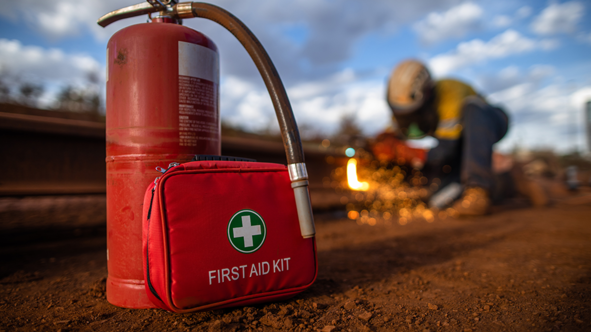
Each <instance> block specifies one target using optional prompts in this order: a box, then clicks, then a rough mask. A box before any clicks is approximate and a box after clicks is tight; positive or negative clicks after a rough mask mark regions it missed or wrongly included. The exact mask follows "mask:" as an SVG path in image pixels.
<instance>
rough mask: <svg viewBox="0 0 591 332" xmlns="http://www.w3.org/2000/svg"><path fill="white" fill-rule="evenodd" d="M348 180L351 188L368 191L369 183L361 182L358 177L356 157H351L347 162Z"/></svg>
mask: <svg viewBox="0 0 591 332" xmlns="http://www.w3.org/2000/svg"><path fill="white" fill-rule="evenodd" d="M347 182H348V183H349V188H351V189H353V190H360V191H367V190H368V189H369V183H367V182H359V180H358V179H357V160H355V158H351V159H349V161H348V162H347Z"/></svg>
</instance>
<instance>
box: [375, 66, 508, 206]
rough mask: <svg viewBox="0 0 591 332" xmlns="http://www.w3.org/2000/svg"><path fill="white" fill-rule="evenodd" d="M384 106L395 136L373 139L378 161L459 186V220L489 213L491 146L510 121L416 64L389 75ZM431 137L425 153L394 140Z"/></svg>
mask: <svg viewBox="0 0 591 332" xmlns="http://www.w3.org/2000/svg"><path fill="white" fill-rule="evenodd" d="M387 101H388V104H389V106H390V109H391V110H392V114H393V127H394V129H395V131H394V132H395V133H396V134H394V133H388V132H386V133H384V134H381V135H379V136H378V137H377V139H376V141H377V143H376V144H375V145H374V148H373V151H374V154H375V155H376V157H378V159H382V160H384V159H389V160H397V161H398V162H405V161H406V162H407V163H411V164H413V165H414V166H415V167H422V168H423V173H425V174H427V173H428V174H431V177H432V178H443V179H444V180H445V179H447V181H443V182H444V183H442V184H441V185H442V187H443V186H444V185H445V184H446V183H445V182H447V183H449V182H454V181H455V182H461V184H462V187H463V188H464V190H463V194H462V195H461V197H460V199H459V200H457V201H456V202H455V203H454V205H453V208H454V210H455V211H456V212H457V213H458V214H459V215H468V216H476V215H483V214H486V213H488V212H489V209H490V206H491V192H492V190H493V186H494V180H493V172H492V166H491V164H492V153H493V145H494V144H495V143H496V142H498V141H499V140H500V139H501V138H503V136H504V135H505V133H506V132H507V128H508V123H509V119H508V117H507V114H506V113H505V112H504V111H503V110H502V109H500V108H498V107H494V106H491V105H490V104H488V103H487V102H486V100H485V99H484V98H483V97H482V96H481V95H479V94H478V93H476V91H475V90H474V89H473V88H472V87H471V86H469V85H468V84H466V83H463V82H461V81H458V80H454V79H442V80H438V81H434V80H433V79H432V78H431V74H430V73H429V70H428V69H427V68H426V67H425V65H423V64H422V63H421V62H420V61H417V60H406V61H403V62H402V63H400V64H399V65H398V66H397V67H396V68H395V69H394V71H393V72H392V74H391V76H390V79H389V82H388V87H387ZM425 136H432V137H434V138H436V139H437V140H438V145H437V146H436V147H434V148H432V149H430V150H423V149H416V148H411V147H409V146H408V145H406V144H405V143H403V142H401V141H399V140H398V138H399V137H402V138H403V139H419V138H422V137H425Z"/></svg>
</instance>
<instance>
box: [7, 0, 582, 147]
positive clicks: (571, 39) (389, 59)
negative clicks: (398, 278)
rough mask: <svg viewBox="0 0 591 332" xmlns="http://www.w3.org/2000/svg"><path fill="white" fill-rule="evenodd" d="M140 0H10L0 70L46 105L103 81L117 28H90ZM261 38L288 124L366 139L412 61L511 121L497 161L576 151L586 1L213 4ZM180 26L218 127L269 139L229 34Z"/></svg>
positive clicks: (245, 62)
mask: <svg viewBox="0 0 591 332" xmlns="http://www.w3.org/2000/svg"><path fill="white" fill-rule="evenodd" d="M136 2H139V1H137V0H136V1H121V0H118V1H115V0H103V1H97V0H94V1H90V0H77V1H75V0H55V1H52V2H47V1H40V0H21V1H13V2H6V3H3V4H2V5H1V6H2V8H1V10H0V70H1V74H2V75H3V76H4V77H8V78H10V79H13V80H20V81H23V80H34V81H37V82H42V83H43V84H45V86H46V90H47V92H46V94H45V95H44V97H43V98H42V101H41V104H42V105H41V106H46V107H50V106H51V103H52V100H53V98H54V94H55V92H56V91H58V90H59V89H60V88H61V87H62V86H64V85H66V84H71V85H80V84H83V82H84V77H85V75H86V73H87V72H88V71H97V72H99V73H100V75H101V77H103V80H104V68H105V64H104V62H105V48H106V43H107V41H108V39H109V37H110V36H111V35H112V34H113V33H114V32H115V31H117V30H119V29H121V28H123V27H125V26H128V25H131V24H137V23H143V22H145V21H146V17H138V18H133V19H128V20H125V21H122V22H118V23H115V24H113V25H112V26H109V27H108V28H107V29H103V28H100V27H99V26H97V25H96V23H95V22H96V19H97V18H98V17H100V16H101V15H103V14H105V13H106V12H108V11H111V10H114V9H118V8H121V7H123V6H126V5H131V4H134V3H136ZM212 3H214V4H217V5H219V6H222V7H224V8H226V9H227V10H229V11H230V12H232V13H234V14H235V15H236V16H237V17H239V18H241V19H242V20H243V21H244V22H245V23H246V24H247V25H248V26H249V27H250V28H251V29H252V30H253V32H254V33H255V34H256V35H257V36H258V37H259V39H260V40H261V42H262V43H263V45H264V46H265V47H266V48H267V50H268V52H269V53H270V55H271V58H272V59H273V60H274V61H275V64H276V66H277V68H278V71H279V73H280V74H281V75H282V77H283V79H284V82H285V84H286V86H287V88H288V94H289V95H290V99H291V101H292V104H293V105H292V106H293V108H294V112H295V114H296V118H297V119H298V123H299V124H300V125H304V124H305V125H306V128H308V129H309V128H311V130H312V131H316V132H319V133H322V134H324V135H327V136H328V135H330V134H331V133H332V132H334V130H335V129H336V128H337V126H338V123H339V120H340V119H341V117H342V116H344V115H348V114H352V115H353V116H355V118H356V119H357V121H358V123H359V124H360V126H362V128H363V129H364V131H365V132H366V133H367V134H368V135H374V134H376V133H378V132H380V131H381V130H383V129H384V128H385V127H386V126H387V125H388V124H389V116H390V115H389V111H388V109H387V106H386V103H385V100H384V94H385V83H386V80H387V77H388V75H389V73H390V72H391V70H392V68H393V66H395V65H396V63H398V62H399V61H401V60H403V59H406V58H409V57H414V58H419V59H421V60H423V61H424V62H425V63H426V64H427V65H428V66H429V67H430V69H431V71H432V73H433V75H434V76H435V77H437V78H443V77H455V78H459V79H462V80H464V81H466V82H468V83H470V84H472V85H473V86H474V87H475V88H476V89H477V90H478V91H479V92H481V93H482V94H483V95H485V96H486V97H487V98H488V100H489V101H490V102H494V103H498V104H500V105H502V106H504V107H505V108H506V109H507V111H508V113H509V114H510V116H511V118H512V125H511V129H510V132H509V133H508V135H507V136H506V137H505V139H504V140H503V141H502V142H500V143H499V144H498V149H500V150H503V151H508V150H510V149H512V148H513V147H514V146H516V145H518V146H521V147H525V148H554V149H558V150H561V151H568V150H572V149H573V148H575V147H577V148H578V149H580V150H582V149H585V148H587V147H586V145H585V143H584V132H583V112H582V111H583V107H584V102H585V101H587V100H591V75H590V74H591V57H590V56H589V54H590V51H591V20H590V19H589V15H590V14H591V2H589V1H549V2H544V1H494V2H491V1H456V0H441V1H437V0H421V1H396V0H374V1H362V0H340V1H337V0H292V1H280V0H258V1H254V0H217V1H212ZM185 25H187V26H189V27H192V28H194V29H197V30H199V31H202V32H204V33H205V34H206V35H208V36H209V37H210V38H212V39H213V40H214V41H215V42H216V44H217V45H218V48H219V49H220V55H221V74H222V81H221V95H222V104H221V108H222V118H223V119H224V121H227V122H229V123H231V124H233V125H237V126H241V127H243V128H245V129H247V130H251V131H260V130H264V129H266V128H268V127H271V128H274V130H276V125H275V120H274V112H273V110H272V107H271V103H270V99H269V97H268V96H267V93H266V91H265V89H264V86H263V84H262V80H261V79H260V78H259V77H258V74H257V72H256V68H255V67H254V65H253V64H252V61H251V60H250V59H249V58H248V56H247V54H246V52H244V51H243V50H242V48H241V46H240V45H239V44H238V42H236V41H235V40H234V37H233V36H231V35H230V34H229V33H228V32H226V31H224V30H223V29H222V28H220V27H218V26H216V25H215V23H212V22H207V21H204V20H198V19H193V20H186V21H185Z"/></svg>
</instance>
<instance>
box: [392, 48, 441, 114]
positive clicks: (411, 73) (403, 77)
mask: <svg viewBox="0 0 591 332" xmlns="http://www.w3.org/2000/svg"><path fill="white" fill-rule="evenodd" d="M432 91H433V80H432V79H431V74H429V70H428V69H427V67H425V65H423V64H422V63H421V62H419V61H417V60H406V61H403V62H402V63H400V64H399V65H398V66H397V67H396V68H395V69H394V71H393V72H392V75H390V80H389V81H388V91H387V93H386V98H387V99H388V104H389V105H390V108H391V109H392V112H393V113H394V116H397V115H406V114H410V113H412V112H414V111H416V110H417V109H419V108H420V107H421V106H422V105H423V104H424V103H425V102H426V101H427V100H428V99H429V98H430V97H431V95H432Z"/></svg>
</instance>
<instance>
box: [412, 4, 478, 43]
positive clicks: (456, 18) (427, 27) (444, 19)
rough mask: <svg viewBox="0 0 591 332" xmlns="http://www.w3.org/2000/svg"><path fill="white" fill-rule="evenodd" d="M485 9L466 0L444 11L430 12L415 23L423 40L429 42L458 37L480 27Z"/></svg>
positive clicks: (416, 29)
mask: <svg viewBox="0 0 591 332" xmlns="http://www.w3.org/2000/svg"><path fill="white" fill-rule="evenodd" d="M482 13H483V10H482V8H480V7H479V6H478V5H476V4H474V3H472V2H465V3H463V4H460V5H458V6H456V7H453V8H451V9H449V10H448V11H446V12H443V13H436V12H433V13H430V14H429V15H427V17H426V18H425V19H423V20H421V21H419V22H417V23H415V24H414V25H413V28H414V29H415V31H417V33H418V34H419V37H420V38H421V40H422V41H423V42H425V43H427V44H431V43H435V42H438V41H442V40H445V39H448V38H454V37H455V38H458V37H462V36H463V35H465V34H466V32H468V31H470V30H474V29H477V28H479V26H480V23H481V22H480V19H481V17H482Z"/></svg>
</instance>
